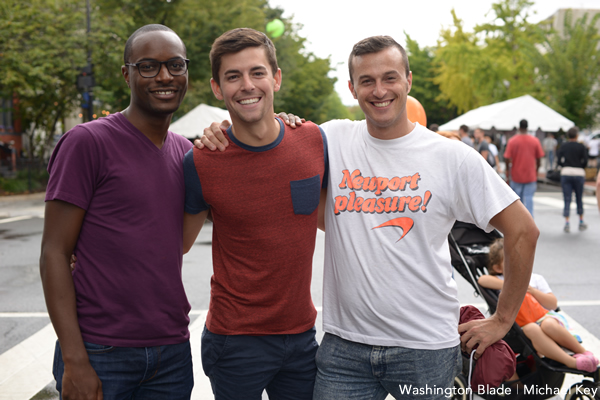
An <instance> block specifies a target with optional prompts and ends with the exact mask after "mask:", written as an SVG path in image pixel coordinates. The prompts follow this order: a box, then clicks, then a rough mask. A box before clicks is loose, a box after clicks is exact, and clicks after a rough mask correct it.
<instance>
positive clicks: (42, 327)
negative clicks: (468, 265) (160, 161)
mask: <svg viewBox="0 0 600 400" xmlns="http://www.w3.org/2000/svg"><path fill="white" fill-rule="evenodd" d="M561 212H562V195H561V194H560V192H558V191H557V188H555V187H547V186H543V185H541V186H540V188H539V190H538V193H537V194H536V196H535V220H536V223H537V224H538V226H539V228H540V230H541V236H540V240H539V243H538V248H537V252H536V260H535V266H534V271H535V272H537V273H540V274H542V275H544V276H545V277H546V279H547V280H548V282H549V284H550V286H551V287H552V289H553V291H554V293H555V294H556V295H557V297H558V299H559V305H560V306H561V308H562V309H563V311H565V313H566V314H567V315H568V316H569V317H570V319H571V320H572V321H573V323H574V325H576V326H577V327H578V329H579V330H581V331H582V332H584V337H585V343H584V345H586V347H588V348H590V349H592V350H594V351H595V352H596V353H597V354H600V341H598V339H597V338H600V313H599V312H598V310H599V307H600V293H599V291H598V287H599V286H600V273H599V271H598V260H599V259H600V257H598V255H599V254H600V251H599V250H598V244H599V243H600V216H599V213H598V207H597V204H596V199H595V197H593V196H590V195H587V196H586V198H585V212H586V221H587V223H588V225H589V229H588V230H587V231H585V232H578V231H577V230H576V229H573V231H572V233H570V234H565V233H563V231H562V226H563V218H562V216H561ZM572 214H573V215H574V214H575V211H574V208H573V211H572ZM574 222H576V219H575V220H574ZM575 226H576V225H575ZM42 228H43V195H39V194H38V195H32V196H18V197H14V198H0V239H1V240H0V399H11V400H27V399H31V398H33V397H34V396H35V399H54V398H57V397H56V394H53V391H52V390H51V388H52V384H51V383H52V379H53V378H52V375H51V365H52V356H53V343H54V341H55V336H54V332H53V330H52V328H51V325H49V319H48V316H47V314H46V308H45V304H44V299H43V294H42V289H41V283H40V279H39V268H38V261H39V252H40V240H41V233H42ZM211 230H212V229H211V226H210V225H207V226H206V227H205V229H204V230H203V232H202V233H201V235H200V237H199V238H198V240H197V242H196V245H195V246H194V248H193V250H192V251H191V252H190V253H189V254H188V255H186V256H185V257H184V274H183V278H184V283H185V286H186V291H187V293H188V297H189V300H190V303H191V305H192V314H191V319H192V325H191V330H192V346H193V349H194V354H193V355H194V360H195V376H196V387H195V389H194V398H195V399H210V398H212V395H211V392H210V385H209V384H208V381H207V379H206V378H205V377H204V375H203V373H202V371H201V367H200V362H199V359H200V358H199V357H200V356H199V350H200V345H199V339H200V338H199V336H200V333H201V330H202V326H203V321H204V318H205V315H206V314H205V312H206V309H207V308H208V300H209V281H210V276H211V273H212V267H211V264H212V263H211V252H210V240H211ZM323 238H324V234H322V233H319V234H318V241H317V242H318V245H317V249H316V251H315V256H314V260H315V262H314V274H313V285H312V288H313V299H314V302H315V305H316V306H317V307H318V308H319V310H320V306H321V298H322V297H321V285H322V259H323ZM455 276H457V282H458V285H459V293H460V300H461V303H463V304H476V305H480V306H481V305H482V303H483V302H482V300H481V299H478V298H475V297H474V296H473V289H472V288H471V287H470V286H469V285H468V284H467V283H466V282H464V281H463V280H462V278H460V277H458V275H457V274H455ZM390 295H393V294H392V293H390ZM317 327H318V328H319V332H320V327H321V322H320V320H318V321H317ZM319 335H321V333H319ZM44 388H46V389H44ZM42 389H44V390H42ZM40 391H41V392H40ZM36 394H37V395H36Z"/></svg>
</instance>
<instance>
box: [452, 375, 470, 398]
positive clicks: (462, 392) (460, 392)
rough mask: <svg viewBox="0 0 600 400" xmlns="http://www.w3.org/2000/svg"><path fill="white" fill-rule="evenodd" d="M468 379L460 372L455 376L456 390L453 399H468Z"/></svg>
mask: <svg viewBox="0 0 600 400" xmlns="http://www.w3.org/2000/svg"><path fill="white" fill-rule="evenodd" d="M467 398H468V397H467V379H466V378H465V377H464V376H463V374H458V375H457V376H456V377H455V378H454V391H453V392H452V400H467Z"/></svg>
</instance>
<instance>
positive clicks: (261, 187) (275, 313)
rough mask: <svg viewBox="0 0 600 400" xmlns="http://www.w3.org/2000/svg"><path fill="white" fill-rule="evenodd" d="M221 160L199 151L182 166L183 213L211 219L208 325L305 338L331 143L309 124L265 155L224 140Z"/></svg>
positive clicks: (284, 135)
mask: <svg viewBox="0 0 600 400" xmlns="http://www.w3.org/2000/svg"><path fill="white" fill-rule="evenodd" d="M227 137H228V139H229V141H230V143H231V144H230V146H229V147H228V148H227V150H226V151H224V152H219V151H217V152H211V151H208V150H198V149H196V148H194V149H193V150H192V151H190V152H188V154H187V155H186V157H185V161H184V171H185V172H184V173H185V179H186V207H185V210H186V212H188V213H191V214H196V213H198V212H201V211H203V210H206V209H207V208H208V207H210V210H211V213H212V217H213V242H212V253H213V271H214V273H213V276H212V278H211V292H210V306H209V312H208V316H207V320H206V326H207V328H208V330H209V331H211V332H213V333H217V334H221V335H275V334H295V333H301V332H305V331H307V330H308V329H310V328H312V327H313V326H314V324H315V319H316V315H317V312H316V310H315V307H314V305H313V302H312V298H311V294H310V281H311V276H312V260H313V253H314V247H315V240H316V230H317V213H318V204H319V196H320V190H321V187H322V185H323V184H326V182H327V179H326V178H325V175H326V173H327V172H326V171H327V169H326V163H325V160H326V147H325V146H326V141H325V137H324V135H323V133H322V131H321V130H320V128H319V127H317V126H316V125H314V124H312V123H306V124H303V125H302V127H300V128H296V129H291V128H289V127H287V128H284V125H283V124H281V122H280V133H279V137H278V138H277V139H276V140H275V141H274V142H273V143H271V144H269V145H266V146H262V147H252V146H247V145H245V144H244V143H241V142H240V141H238V140H237V139H236V138H235V137H234V136H233V135H232V133H231V130H229V131H228V132H227Z"/></svg>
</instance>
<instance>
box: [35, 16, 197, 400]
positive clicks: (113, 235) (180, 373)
mask: <svg viewBox="0 0 600 400" xmlns="http://www.w3.org/2000/svg"><path fill="white" fill-rule="evenodd" d="M185 57H186V49H185V45H184V44H183V42H182V41H181V39H180V38H179V37H178V36H177V34H176V33H175V32H173V31H172V30H171V29H169V28H167V27H165V26H163V25H146V26H144V27H142V28H140V29H138V30H137V31H136V32H135V33H133V34H132V35H131V37H130V38H129V40H128V41H127V44H126V46H125V53H124V64H125V65H123V67H122V74H123V77H124V78H125V81H126V82H127V85H128V86H129V87H130V89H131V101H130V105H129V107H127V108H126V109H125V110H123V111H122V112H120V113H115V114H112V115H110V116H108V117H106V118H100V119H98V120H96V121H92V122H88V123H85V124H82V125H78V126H77V127H75V128H74V129H72V130H71V131H69V132H67V133H66V134H65V135H64V136H63V137H62V138H61V140H60V141H59V143H58V145H57V147H56V149H55V151H54V153H53V154H52V158H51V160H50V164H49V166H48V170H49V172H50V181H49V183H48V189H47V193H46V216H45V222H44V234H43V238H42V252H41V259H40V271H41V276H42V283H43V287H44V294H45V297H46V304H47V307H48V312H49V314H50V318H51V320H52V324H53V325H54V329H55V330H56V333H57V336H58V342H57V345H56V352H55V362H54V371H53V372H54V376H55V378H56V381H57V384H56V386H57V389H58V390H59V392H61V395H62V398H63V399H101V398H106V399H112V398H134V397H135V398H143V399H164V398H169V399H189V398H190V395H191V390H192V387H193V370H192V363H191V351H190V346H189V331H188V324H189V318H188V312H189V310H190V305H189V302H188V300H187V297H186V295H185V291H184V287H183V282H182V279H181V266H182V257H183V254H182V252H183V245H182V240H183V233H182V229H183V207H184V181H183V170H182V159H183V156H184V155H185V153H186V152H187V151H188V150H189V149H190V148H191V147H192V145H191V143H190V142H189V141H188V140H187V139H185V138H183V137H181V136H179V135H176V134H173V133H172V132H169V131H168V127H169V124H170V122H171V117H172V115H173V113H174V112H175V111H176V110H177V108H178V107H179V105H180V103H181V101H182V100H183V97H184V96H185V93H186V90H187V84H188V74H187V64H188V62H189V61H188V60H187V59H186V58H185ZM71 254H75V255H76V256H77V267H76V268H75V270H74V271H73V273H71V271H70V268H69V258H70V255H71Z"/></svg>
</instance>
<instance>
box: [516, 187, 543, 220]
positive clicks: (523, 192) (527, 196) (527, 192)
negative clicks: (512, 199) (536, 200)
mask: <svg viewBox="0 0 600 400" xmlns="http://www.w3.org/2000/svg"><path fill="white" fill-rule="evenodd" d="M510 187H511V188H512V190H514V191H515V193H516V194H517V195H518V196H519V197H520V198H521V202H523V204H525V208H527V210H528V211H529V213H530V214H531V216H532V217H533V195H534V194H535V191H536V189H537V182H529V183H517V182H513V181H510Z"/></svg>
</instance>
